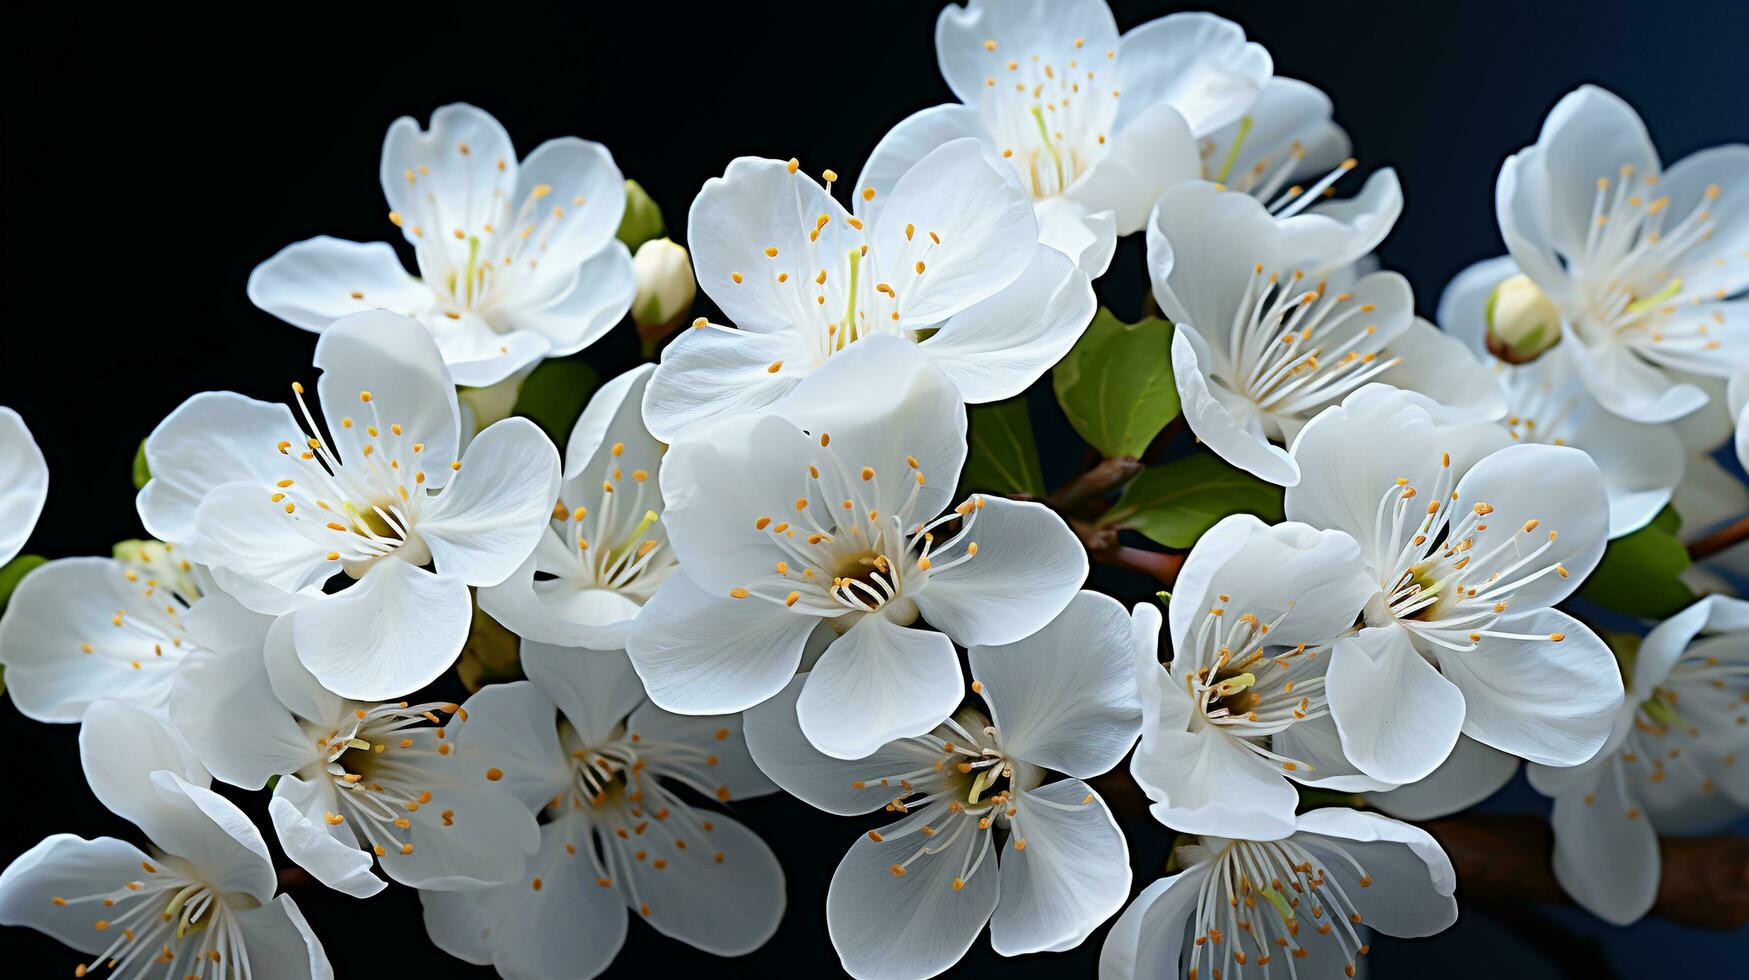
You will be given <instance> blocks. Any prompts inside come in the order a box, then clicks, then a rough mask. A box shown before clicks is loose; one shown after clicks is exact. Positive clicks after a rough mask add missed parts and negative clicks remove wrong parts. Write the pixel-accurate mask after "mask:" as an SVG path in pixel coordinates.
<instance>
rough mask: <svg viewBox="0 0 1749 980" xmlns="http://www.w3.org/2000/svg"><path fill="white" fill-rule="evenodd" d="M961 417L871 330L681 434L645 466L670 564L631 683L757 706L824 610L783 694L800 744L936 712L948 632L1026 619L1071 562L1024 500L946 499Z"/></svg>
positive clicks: (1003, 633)
mask: <svg viewBox="0 0 1749 980" xmlns="http://www.w3.org/2000/svg"><path fill="white" fill-rule="evenodd" d="M965 431H966V413H965V406H964V405H963V404H961V402H960V396H959V393H958V392H957V391H955V390H954V387H953V385H952V384H950V383H949V382H948V380H947V379H946V378H945V377H943V376H942V375H941V373H940V372H939V371H937V370H935V369H934V368H933V367H931V366H930V364H929V363H928V361H927V359H926V358H925V357H923V356H922V355H921V354H919V353H918V351H917V348H916V347H915V346H914V345H912V344H909V343H906V342H904V341H902V340H899V339H897V338H893V337H871V338H869V339H867V340H865V341H861V342H859V343H858V344H857V346H856V349H855V350H854V351H851V352H849V353H847V354H845V355H842V356H840V357H835V358H833V359H832V360H831V361H830V362H828V363H827V364H826V366H825V367H823V368H821V369H820V370H819V371H816V372H814V373H813V374H812V375H810V376H809V377H808V379H807V380H806V381H804V382H803V383H802V384H801V385H799V386H797V387H796V389H795V390H794V391H793V392H791V393H790V395H789V396H788V397H786V398H785V399H784V401H783V402H781V403H780V404H778V405H776V406H774V407H773V408H772V410H771V411H769V412H764V413H738V414H728V415H724V416H723V417H721V418H719V419H716V420H713V421H711V422H708V423H701V424H699V425H697V426H694V427H692V428H690V429H688V430H686V431H685V432H684V433H682V435H681V436H680V437H679V438H678V439H676V440H675V442H674V444H673V446H672V447H670V449H669V451H668V455H667V458H666V459H665V460H664V463H663V467H662V495H663V498H664V499H665V500H666V501H667V504H668V509H667V510H666V511H665V512H664V513H663V517H662V519H663V523H664V524H665V525H666V526H667V528H668V536H669V540H670V541H671V543H672V544H673V547H674V551H675V554H676V556H677V557H678V559H679V561H680V567H679V569H678V570H676V571H675V572H674V573H673V574H671V575H669V577H668V579H667V581H665V582H664V583H663V584H662V587H661V589H659V590H658V591H657V592H656V595H655V596H654V597H653V598H651V599H650V601H649V602H648V603H647V604H646V605H645V606H644V609H643V612H642V613H641V614H640V615H639V617H638V620H637V622H636V623H635V624H634V626H633V628H632V633H631V637H630V639H629V641H628V644H627V648H626V649H627V652H629V653H630V654H631V658H632V663H633V664H634V665H636V666H637V669H638V673H639V674H640V675H641V676H642V677H643V679H644V683H645V685H646V686H647V687H648V688H649V691H650V699H651V700H653V701H655V702H656V703H657V704H659V705H662V706H663V707H665V708H667V709H669V710H671V711H680V712H684V713H688V714H719V713H726V712H732V711H740V710H743V709H745V708H748V707H751V706H752V705H755V704H758V703H759V702H761V701H764V700H765V699H766V698H769V697H771V696H773V695H775V694H777V693H778V692H779V691H781V690H783V688H784V686H785V685H786V684H788V683H789V680H790V678H791V677H792V676H794V675H795V673H796V669H797V667H798V665H799V664H800V661H801V656H802V648H803V645H804V644H805V643H806V642H807V639H808V636H809V635H810V634H811V633H812V632H813V631H814V628H815V627H816V626H820V625H822V624H824V625H825V626H827V627H829V628H830V629H831V630H832V631H833V632H834V633H836V634H837V636H836V637H835V638H834V639H833V640H832V641H831V645H830V646H828V647H827V648H826V650H825V652H824V653H823V654H822V655H821V657H820V659H819V662H818V663H817V664H815V665H814V667H813V670H812V672H811V673H810V674H809V681H808V684H807V686H806V688H804V689H803V691H802V693H801V696H800V697H799V699H798V701H797V708H798V710H799V712H800V714H801V727H802V731H803V732H805V733H807V736H808V738H809V740H810V741H812V742H813V744H814V745H815V747H817V748H819V749H820V750H821V751H822V752H825V753H826V754H827V755H831V756H836V757H839V758H845V759H854V758H859V757H861V756H865V755H867V754H868V753H870V752H872V751H874V750H875V749H876V748H878V747H880V746H881V745H882V744H884V743H886V742H888V741H891V740H892V739H894V738H898V737H901V736H906V735H920V734H922V733H924V732H927V731H929V730H930V729H932V728H934V727H935V726H936V725H937V724H939V723H940V722H941V720H942V719H943V718H946V717H947V716H948V715H949V714H950V713H951V712H952V711H953V709H954V707H955V706H957V705H958V704H959V702H960V698H961V696H962V694H963V692H964V687H963V682H962V681H961V678H960V669H959V660H958V658H957V656H956V655H955V653H954V647H953V645H954V643H955V642H958V643H960V644H962V645H970V644H974V643H981V644H995V643H1011V642H1014V641H1015V640H1019V639H1021V638H1022V637H1025V636H1027V635H1029V634H1031V633H1032V632H1033V631H1035V630H1037V629H1038V628H1039V627H1042V626H1043V625H1044V624H1046V623H1048V622H1050V621H1051V619H1052V618H1054V617H1055V616H1056V614H1057V613H1058V612H1060V611H1062V609H1063V607H1064V605H1066V604H1067V603H1068V601H1069V600H1070V598H1072V597H1073V596H1074V594H1075V591H1076V589H1078V588H1079V587H1080V585H1081V582H1082V580H1083V579H1085V578H1086V576H1087V554H1086V551H1085V550H1084V549H1083V548H1082V547H1081V544H1080V542H1079V541H1078V540H1077V539H1076V537H1075V536H1074V534H1073V532H1071V531H1070V530H1069V528H1068V526H1067V525H1065V524H1064V523H1063V521H1062V519H1061V518H1060V517H1058V516H1056V514H1054V513H1053V512H1051V511H1050V510H1048V509H1046V508H1045V507H1043V506H1042V505H1040V504H1036V503H1031V502H1019V501H1011V500H1007V499H1003V498H997V497H983V496H974V497H972V498H970V499H968V500H966V501H965V502H963V503H961V504H960V505H959V506H957V507H952V508H950V507H949V506H948V503H949V500H950V495H951V494H952V493H953V490H954V486H955V484H956V483H958V481H959V475H960V467H961V465H962V464H963V463H964V462H965V458H966V442H965ZM919 617H921V618H923V619H924V620H926V621H927V622H928V623H929V624H930V625H931V626H934V627H936V629H939V630H941V632H933V631H930V630H925V629H919V628H915V627H914V626H913V625H912V624H914V623H915V622H916V621H917V620H918V618H919Z"/></svg>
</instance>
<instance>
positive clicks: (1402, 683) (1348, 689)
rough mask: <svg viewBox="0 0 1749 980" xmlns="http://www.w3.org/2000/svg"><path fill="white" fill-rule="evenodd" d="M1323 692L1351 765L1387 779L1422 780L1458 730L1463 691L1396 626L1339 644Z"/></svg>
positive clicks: (1370, 630)
mask: <svg viewBox="0 0 1749 980" xmlns="http://www.w3.org/2000/svg"><path fill="white" fill-rule="evenodd" d="M1325 691H1326V692H1327V693H1328V694H1329V697H1330V714H1331V716H1332V717H1333V718H1335V719H1336V728H1337V730H1338V731H1339V732H1341V733H1342V747H1343V749H1344V750H1345V751H1346V752H1347V753H1348V758H1349V760H1350V761H1351V762H1353V763H1354V764H1355V765H1356V766H1358V767H1359V768H1360V770H1361V771H1362V772H1364V773H1366V774H1367V775H1369V776H1372V777H1373V778H1375V779H1382V780H1384V781H1385V782H1389V783H1399V784H1401V783H1412V782H1415V781H1416V780H1418V779H1422V778H1425V777H1426V776H1427V774H1428V773H1430V772H1432V771H1433V770H1435V769H1437V768H1439V764H1440V763H1442V762H1444V761H1445V760H1446V757H1448V756H1450V755H1451V750H1452V747H1453V746H1454V745H1456V744H1457V738H1458V731H1459V730H1460V729H1461V728H1462V727H1463V722H1464V696H1463V693H1462V692H1461V691H1459V690H1458V688H1457V687H1456V686H1455V685H1454V684H1452V682H1451V681H1449V680H1446V679H1445V678H1444V677H1441V676H1440V674H1439V671H1437V670H1435V669H1434V668H1433V665H1432V664H1430V663H1428V662H1427V661H1426V660H1424V659H1423V658H1422V656H1421V654H1420V653H1418V652H1416V650H1415V647H1414V645H1413V644H1412V643H1411V642H1410V640H1409V633H1408V631H1407V630H1405V629H1404V628H1402V627H1401V626H1397V625H1394V624H1393V625H1391V626H1385V627H1367V628H1366V629H1363V630H1361V631H1360V632H1359V633H1358V634H1356V635H1354V636H1352V637H1345V638H1343V639H1340V640H1337V641H1336V646H1335V648H1334V649H1333V650H1332V651H1331V656H1330V668H1329V673H1328V674H1327V675H1326V676H1325Z"/></svg>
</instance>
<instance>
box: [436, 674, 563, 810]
mask: <svg viewBox="0 0 1749 980" xmlns="http://www.w3.org/2000/svg"><path fill="white" fill-rule="evenodd" d="M462 708H463V709H465V710H466V711H467V713H468V717H467V721H466V722H464V723H462V724H460V725H455V724H453V723H452V725H451V727H452V728H454V729H456V730H455V731H453V732H452V733H451V739H452V741H453V743H454V745H455V750H454V751H453V752H452V753H451V755H453V756H455V757H456V758H457V759H459V760H463V762H464V763H465V765H466V766H467V767H468V768H469V769H470V770H471V771H472V772H475V773H478V774H479V775H480V776H481V777H482V778H483V777H484V776H485V774H486V772H487V771H488V769H497V770H498V771H499V772H501V773H503V777H502V778H501V779H500V780H498V781H497V782H498V785H500V786H502V787H503V789H504V791H505V792H507V793H509V794H510V795H512V796H514V797H516V798H517V799H518V800H521V801H522V804H523V806H524V807H526V808H528V810H529V811H530V812H535V811H537V810H539V809H541V808H543V807H545V806H546V805H547V803H548V802H549V801H551V800H552V799H553V797H555V796H557V795H559V794H561V793H563V792H565V790H566V788H567V787H569V786H570V785H571V782H572V779H573V775H572V772H571V764H570V761H569V760H568V759H567V758H566V757H565V753H564V750H563V749H562V748H561V747H560V745H559V728H558V718H557V717H556V715H555V713H554V707H553V701H552V699H551V698H549V697H548V696H547V695H546V694H545V693H543V692H542V690H541V688H539V687H537V686H535V684H534V683H533V682H531V681H511V682H509V683H507V684H488V685H486V686H485V687H483V688H481V689H480V690H479V691H478V692H476V693H475V694H474V696H473V697H471V698H468V700H467V703H466V704H463V705H462ZM488 781H490V780H488Z"/></svg>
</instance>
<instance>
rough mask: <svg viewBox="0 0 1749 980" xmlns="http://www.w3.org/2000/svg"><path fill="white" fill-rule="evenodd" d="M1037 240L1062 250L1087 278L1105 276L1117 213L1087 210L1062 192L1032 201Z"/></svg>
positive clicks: (1113, 249) (1114, 247)
mask: <svg viewBox="0 0 1749 980" xmlns="http://www.w3.org/2000/svg"><path fill="white" fill-rule="evenodd" d="M1032 210H1033V214H1034V215H1036V216H1037V217H1038V242H1039V244H1040V245H1048V246H1050V247H1051V248H1053V249H1055V250H1057V251H1059V252H1061V253H1063V255H1064V256H1066V257H1067V258H1068V259H1069V261H1071V262H1073V263H1075V265H1076V267H1078V268H1079V269H1080V270H1081V271H1082V272H1085V273H1087V275H1088V277H1089V278H1092V279H1097V278H1099V277H1100V276H1103V275H1105V270H1106V269H1107V268H1109V267H1110V266H1111V257H1112V254H1113V253H1114V252H1116V251H1117V215H1115V214H1113V213H1112V212H1110V211H1095V212H1091V213H1090V212H1088V210H1087V209H1086V208H1085V207H1083V206H1081V205H1080V204H1079V203H1077V202H1075V201H1071V200H1069V199H1068V198H1066V197H1063V196H1062V195H1058V196H1056V197H1050V198H1046V199H1044V200H1042V201H1038V202H1035V203H1034V205H1033V209H1032Z"/></svg>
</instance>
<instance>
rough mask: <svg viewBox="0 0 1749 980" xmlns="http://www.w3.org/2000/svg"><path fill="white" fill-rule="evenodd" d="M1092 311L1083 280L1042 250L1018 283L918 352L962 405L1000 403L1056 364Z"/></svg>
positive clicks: (1065, 261) (1058, 256)
mask: <svg viewBox="0 0 1749 980" xmlns="http://www.w3.org/2000/svg"><path fill="white" fill-rule="evenodd" d="M1096 305H1097V303H1096V300H1095V299H1094V296H1093V285H1092V283H1091V282H1090V281H1089V279H1088V278H1087V274H1086V273H1084V272H1082V271H1080V270H1079V269H1077V268H1075V265H1074V263H1073V262H1072V261H1071V260H1070V259H1069V258H1068V257H1067V256H1065V255H1064V254H1063V253H1061V252H1059V251H1057V250H1056V249H1054V248H1051V247H1050V246H1048V245H1044V244H1040V245H1039V246H1038V247H1037V248H1036V249H1035V250H1034V252H1033V258H1032V264H1031V265H1029V266H1028V267H1027V270H1026V273H1025V274H1024V275H1022V276H1021V277H1020V279H1018V280H1016V281H1015V283H1014V284H1013V285H1011V286H1009V287H1008V288H1007V289H1004V290H1002V291H1001V292H999V293H997V294H996V295H994V296H992V297H990V298H989V299H986V300H984V301H983V302H981V303H978V304H976V305H975V306H973V307H971V308H970V309H968V310H965V311H964V312H962V313H960V314H959V315H957V316H955V317H953V318H952V319H950V320H948V321H947V323H946V324H944V325H943V326H942V328H941V329H940V330H939V331H937V332H936V333H935V334H934V335H933V336H931V337H930V338H929V339H927V340H925V341H924V342H923V343H922V345H921V346H920V348H919V349H921V350H922V351H923V353H925V354H927V355H929V358H930V360H931V361H933V362H934V363H935V366H936V367H937V368H938V369H939V370H940V371H941V373H942V374H944V375H946V376H947V378H948V380H949V381H951V382H953V386H954V387H955V388H958V389H959V392H960V397H962V398H964V399H965V400H966V401H967V402H970V403H979V402H990V401H999V400H1001V399H1003V398H1008V397H1011V396H1013V395H1016V394H1019V393H1020V392H1022V391H1025V390H1026V389H1027V388H1028V387H1029V386H1030V385H1031V384H1032V383H1033V382H1034V381H1037V380H1038V379H1039V378H1040V377H1041V376H1042V375H1043V374H1044V373H1045V371H1047V370H1049V369H1050V367H1051V365H1053V364H1055V363H1057V362H1058V361H1060V360H1062V358H1063V355H1064V354H1067V353H1068V352H1069V348H1071V347H1073V346H1075V341H1077V340H1079V339H1080V337H1081V334H1082V332H1083V331H1085V330H1086V329H1087V324H1088V323H1090V322H1091V321H1092V319H1093V312H1094V308H1095V306H1096Z"/></svg>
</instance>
